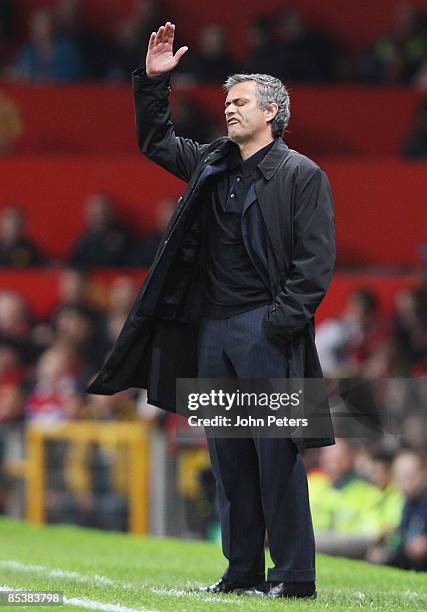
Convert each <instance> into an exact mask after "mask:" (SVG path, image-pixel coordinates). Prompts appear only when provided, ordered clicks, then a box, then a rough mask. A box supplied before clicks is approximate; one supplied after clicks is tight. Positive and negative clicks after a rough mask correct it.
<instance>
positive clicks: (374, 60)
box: [361, 3, 427, 83]
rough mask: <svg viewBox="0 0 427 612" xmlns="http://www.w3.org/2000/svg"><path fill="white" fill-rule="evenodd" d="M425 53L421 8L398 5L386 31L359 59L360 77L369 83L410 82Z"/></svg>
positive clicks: (425, 30) (424, 22) (426, 25)
mask: <svg viewBox="0 0 427 612" xmlns="http://www.w3.org/2000/svg"><path fill="white" fill-rule="evenodd" d="M426 53H427V20H426V16H425V13H424V12H423V10H422V9H421V8H417V7H415V6H413V5H411V4H409V3H405V4H399V5H398V6H397V8H396V12H395V16H394V24H393V26H392V29H391V31H390V32H387V33H386V34H384V35H383V36H381V37H380V38H379V39H378V40H377V41H376V42H375V44H374V46H373V48H372V49H371V50H370V51H369V52H368V53H367V54H366V55H365V56H363V57H362V59H361V76H362V79H364V80H366V81H371V82H373V83H408V82H410V81H411V80H412V79H413V78H414V76H415V74H416V72H417V70H419V68H420V67H421V65H422V62H423V60H424V58H425V56H426Z"/></svg>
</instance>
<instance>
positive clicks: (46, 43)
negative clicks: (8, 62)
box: [12, 9, 85, 81]
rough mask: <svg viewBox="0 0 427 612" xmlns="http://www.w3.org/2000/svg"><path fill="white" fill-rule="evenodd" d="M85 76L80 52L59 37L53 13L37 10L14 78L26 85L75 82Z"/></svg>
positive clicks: (32, 17)
mask: <svg viewBox="0 0 427 612" xmlns="http://www.w3.org/2000/svg"><path fill="white" fill-rule="evenodd" d="M84 74H85V69H84V66H83V61H82V58H81V55H80V53H79V50H78V48H77V47H76V45H75V44H74V43H73V42H72V41H71V40H68V39H66V38H64V37H61V36H58V35H57V33H56V32H55V28H54V22H53V17H52V13H51V11H49V10H48V9H38V10H36V11H35V12H34V13H33V14H32V15H31V19H30V41H29V42H27V43H26V44H25V45H24V46H23V47H22V48H21V49H20V50H19V52H18V54H17V57H16V61H15V64H14V66H13V67H12V75H13V76H15V77H16V78H18V79H22V80H27V81H73V80H76V79H81V78H83V77H84Z"/></svg>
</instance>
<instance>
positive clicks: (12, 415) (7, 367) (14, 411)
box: [0, 340, 25, 424]
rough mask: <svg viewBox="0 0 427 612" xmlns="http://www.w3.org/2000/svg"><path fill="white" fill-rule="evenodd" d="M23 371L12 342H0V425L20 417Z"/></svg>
mask: <svg viewBox="0 0 427 612" xmlns="http://www.w3.org/2000/svg"><path fill="white" fill-rule="evenodd" d="M24 373H25V369H24V366H23V364H22V362H21V360H20V356H19V351H18V348H17V346H16V345H15V343H14V342H13V341H12V340H1V341H0V424H1V423H7V422H10V421H16V420H19V419H20V418H21V417H22V410H23V393H22V388H21V384H22V382H23V379H24Z"/></svg>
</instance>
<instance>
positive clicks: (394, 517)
mask: <svg viewBox="0 0 427 612" xmlns="http://www.w3.org/2000/svg"><path fill="white" fill-rule="evenodd" d="M393 461H394V455H393V453H392V452H389V451H386V450H382V449H380V450H376V451H372V452H371V454H370V466H369V480H370V481H371V482H372V484H373V485H374V486H376V487H377V489H378V491H380V492H381V495H379V496H378V506H377V512H378V514H377V516H378V522H379V528H380V530H381V533H380V538H381V539H382V538H384V537H385V536H386V535H387V534H388V533H390V532H391V531H392V530H393V529H395V528H396V527H398V525H399V521H400V516H401V514H402V508H403V501H404V500H403V496H402V494H401V493H400V491H399V490H398V488H397V487H396V483H395V482H394V480H393V473H392V466H393Z"/></svg>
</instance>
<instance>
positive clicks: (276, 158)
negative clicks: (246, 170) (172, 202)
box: [205, 138, 289, 181]
mask: <svg viewBox="0 0 427 612" xmlns="http://www.w3.org/2000/svg"><path fill="white" fill-rule="evenodd" d="M233 146H235V145H234V143H233V142H232V141H231V140H230V138H224V139H222V141H221V142H220V143H219V146H218V147H217V148H216V149H214V150H213V151H212V152H211V153H209V155H208V156H207V158H206V160H205V161H206V162H208V163H214V162H216V161H218V160H220V159H223V158H224V157H226V156H227V155H228V154H229V153H230V152H231V151H232V148H233ZM288 151H289V147H288V146H287V145H286V144H285V142H284V141H283V140H282V139H281V138H276V141H275V143H274V145H273V146H272V147H271V149H270V150H269V152H268V153H267V155H266V156H265V157H264V159H263V160H262V162H261V163H260V164H259V166H258V167H259V169H260V170H261V172H262V174H263V176H264V178H265V179H266V180H267V181H269V180H270V179H271V177H272V176H273V175H274V173H275V172H276V170H277V168H278V167H279V165H280V163H281V162H282V160H283V158H284V157H286V155H287V153H288Z"/></svg>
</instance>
